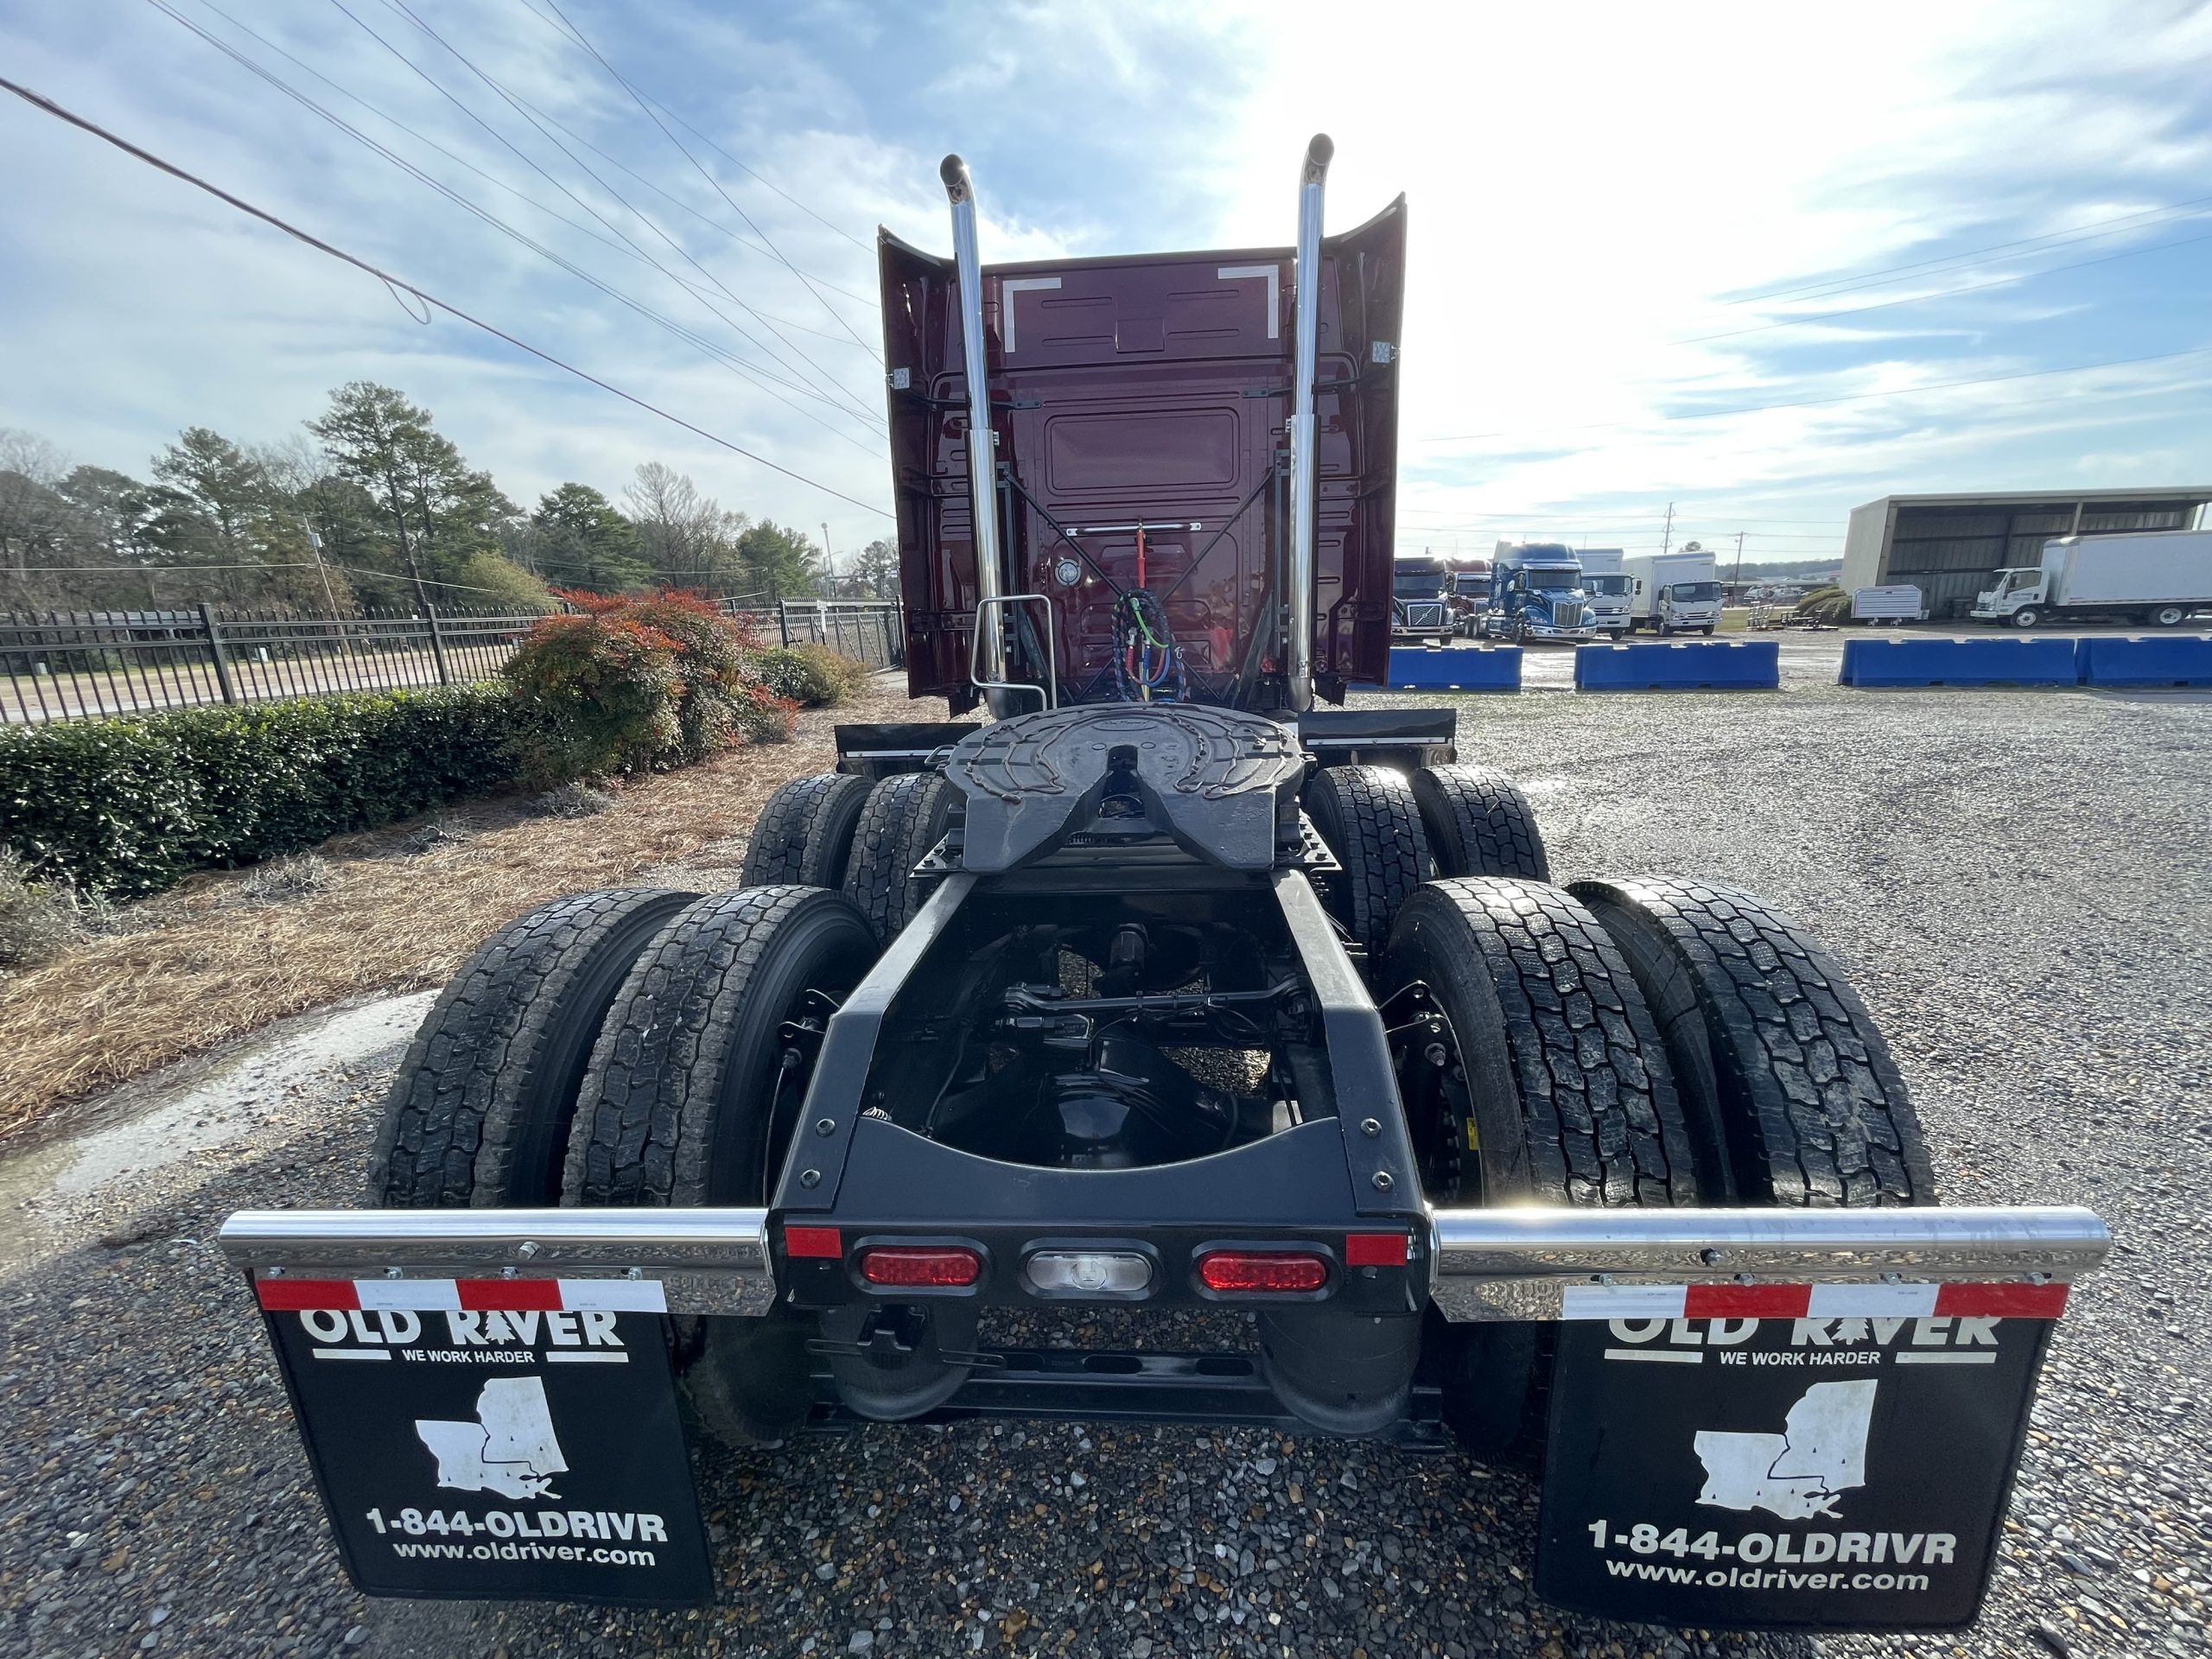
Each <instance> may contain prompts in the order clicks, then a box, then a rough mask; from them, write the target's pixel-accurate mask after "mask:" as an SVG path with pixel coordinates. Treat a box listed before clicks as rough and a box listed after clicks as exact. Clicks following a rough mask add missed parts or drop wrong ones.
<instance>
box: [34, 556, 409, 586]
mask: <svg viewBox="0 0 2212 1659" xmlns="http://www.w3.org/2000/svg"><path fill="white" fill-rule="evenodd" d="M341 568H342V567H341ZM315 569H321V566H319V565H316V564H314V563H263V562H261V561H259V560H255V561H253V562H251V563H246V564H15V565H10V566H8V567H7V568H6V569H0V576H34V575H35V576H54V575H131V576H144V575H156V576H171V575H188V574H189V573H190V572H192V571H194V570H315ZM398 580H400V581H403V582H404V581H405V580H406V578H405V577H404V576H403V577H400V578H398Z"/></svg>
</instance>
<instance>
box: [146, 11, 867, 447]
mask: <svg viewBox="0 0 2212 1659" xmlns="http://www.w3.org/2000/svg"><path fill="white" fill-rule="evenodd" d="M148 3H149V4H150V5H152V6H153V7H154V8H155V9H156V10H158V11H160V12H162V13H163V14H164V15H166V16H168V17H170V18H172V19H173V20H174V21H175V22H177V23H178V24H180V25H181V27H183V28H185V29H189V30H190V31H191V32H192V33H193V34H194V35H198V36H199V37H200V39H201V40H202V41H206V42H207V44H208V45H210V46H212V47H213V48H215V49H216V50H218V51H219V52H221V53H222V54H225V55H226V57H228V58H230V59H231V60H232V62H234V63H236V64H238V66H239V67H242V68H245V69H246V70H248V71H250V72H251V73H253V74H255V75H257V76H259V77H260V78H261V79H263V80H264V81H266V82H268V83H269V84H270V86H274V87H276V88H277V91H279V92H283V94H284V95H285V96H286V97H288V98H289V99H292V100H293V101H294V102H296V103H297V104H299V105H302V107H303V108H305V109H308V110H309V111H313V112H314V113H315V114H316V115H319V116H321V118H323V119H324V120H325V121H327V122H328V123H329V124H331V125H333V126H334V127H336V128H337V129H338V130H340V131H341V132H343V133H345V134H346V136H347V137H350V138H352V139H353V140H354V141H355V142H356V143H359V144H361V145H363V146H364V147H365V148H366V149H370V150H372V152H374V153H375V154H376V155H378V156H381V157H382V158H383V159H385V161H387V162H391V164H392V165H393V166H395V167H397V168H399V169H400V170H401V171H402V172H404V173H406V174H407V175H409V176H410V177H411V178H413V179H415V180H416V181H418V182H420V183H422V184H423V185H425V186H427V187H428V188H430V189H432V190H434V191H435V192H436V193H437V194H440V195H442V196H443V197H445V198H446V199H447V200H449V201H451V202H453V203H454V205H455V206H456V207H460V208H461V209H462V210H463V211H464V212H467V213H470V214H473V215H474V217H476V218H477V219H481V220H482V221H483V222H484V223H485V224H486V225H487V226H491V227H492V228H493V230H496V231H498V232H500V233H501V234H503V235H505V236H506V237H509V238H512V240H514V241H516V242H518V243H519V244H521V245H523V246H524V247H526V248H528V249H529V250H531V251H532V252H533V253H536V254H537V255H538V256H539V257H541V258H543V259H545V260H546V261H548V262H549V263H550V264H554V265H556V266H558V267H559V268H560V269H561V270H564V271H567V272H568V273H569V275H570V276H572V277H575V278H576V279H577V280H578V281H579V282H582V283H586V284H588V285H589V286H590V287H592V288H594V289H598V290H599V292H601V293H602V294H604V295H606V296H607V297H608V298H610V299H612V300H613V301H615V302H618V303H619V304H621V305H623V306H626V307H627V308H629V309H631V310H632V311H635V312H636V313H637V314H638V315H640V316H642V317H644V318H645V319H646V320H647V321H650V322H652V323H655V324H657V325H658V327H662V328H664V329H666V330H667V331H668V332H669V333H671V334H674V335H675V336H676V337H677V339H678V340H683V342H684V343H685V344H686V345H689V346H692V347H694V348H695V349H696V350H697V351H700V352H702V353H704V354H706V355H707V356H708V357H709V358H711V359H714V360H715V362H717V363H718V364H719V365H721V366H722V367H723V368H725V369H727V370H728V372H731V373H732V374H734V375H736V376H737V377H738V378H740V379H741V380H743V381H745V382H746V383H747V385H752V386H753V387H755V388H756V389H758V390H760V391H765V392H766V393H767V394H768V396H769V397H773V398H775V400H776V401H777V402H778V403H779V404H783V405H784V406H785V408H786V409H789V410H791V412H792V413H794V414H796V415H798V416H801V417H803V418H804V419H806V420H809V421H812V422H813V423H814V424H816V425H817V426H819V427H821V428H822V429H823V431H825V432H828V433H829V434H831V435H833V436H836V437H837V438H840V439H842V440H843V441H844V442H847V443H849V444H851V445H852V446H853V447H854V448H856V449H859V450H860V451H861V453H862V454H871V455H872V454H877V453H878V451H876V450H874V449H872V448H869V447H868V445H866V444H864V443H861V442H860V441H859V440H858V439H856V438H855V437H853V436H852V435H850V434H849V433H847V432H844V431H841V430H839V429H837V428H836V427H833V426H831V425H829V423H827V422H824V421H822V420H820V419H818V418H817V416H814V415H813V414H811V413H810V412H809V411H808V410H804V409H802V408H800V407H799V406H798V404H794V403H792V402H791V400H790V399H789V398H787V397H783V396H782V395H781V394H780V393H779V392H778V391H775V390H774V387H773V386H772V385H770V384H769V382H771V381H772V382H774V383H775V385H783V386H785V387H788V388H789V389H790V390H791V391H795V392H797V393H798V394H799V395H800V396H801V397H810V398H812V399H814V400H815V401H816V402H817V403H823V404H829V399H828V398H827V397H824V396H823V394H822V393H821V392H820V391H817V390H816V389H815V388H813V387H811V386H807V385H799V384H798V383H797V382H795V381H791V380H785V379H782V378H779V376H777V375H776V374H774V373H773V372H772V371H770V370H768V369H766V368H765V367H763V366H761V365H758V364H753V363H748V362H747V361H746V360H745V359H742V358H741V357H738V356H737V355H736V354H735V353H731V352H728V351H725V350H724V349H723V348H722V347H721V346H717V345H716V344H715V343H714V342H713V341H712V340H708V339H706V338H705V337H704V336H703V335H701V334H696V333H694V332H693V331H692V330H690V328H687V327H684V326H683V324H681V323H678V322H677V321H673V320H672V319H671V318H669V317H666V316H664V315H662V314H661V313H660V312H658V311H656V310H654V309H653V308H652V307H650V306H648V305H646V304H645V303H644V302H642V301H639V300H638V299H636V298H634V297H632V296H630V295H628V294H626V293H624V292H623V291H622V290H620V289H617V288H614V287H613V286H612V285H610V284H609V283H605V282H602V281H601V279H600V278H598V277H594V276H593V275H592V274H591V273H590V272H589V271H587V270H583V269H582V267H581V266H579V265H576V264H574V263H573V262H571V261H570V260H568V259H566V258H564V257H562V256H561V255H560V254H558V253H556V252H555V251H553V250H552V249H550V248H549V247H547V246H546V245H544V244H543V243H541V242H539V241H537V239H536V238H533V237H531V236H529V235H526V234H525V233H524V232H521V231H518V230H517V229H516V228H515V227H514V226H512V225H510V224H508V223H507V222H506V221H505V220H504V219H500V218H499V217H498V216H497V215H496V214H493V213H491V212H489V211H488V210H486V209H485V208H483V207H480V206H478V205H477V204H476V203H474V202H472V201H470V200H468V199H467V197H465V196H463V195H461V194H460V193H459V192H457V191H455V190H454V189H452V188H450V187H448V186H447V185H446V184H444V183H443V182H442V181H439V180H437V179H435V178H433V177H431V176H430V175H429V174H427V173H425V172H424V171H423V169H422V168H418V167H416V165H415V164H414V163H413V162H410V161H408V160H407V158H406V157H405V156H401V155H399V154H398V153H397V151H395V150H393V149H390V148H389V147H387V146H385V145H384V144H381V143H378V142H377V141H376V140H375V139H374V138H372V137H369V136H368V134H366V133H365V132H363V131H362V130H360V129H359V128H358V127H355V126H354V125H353V124H351V123H350V122H348V121H346V120H345V119H344V118H341V117H340V116H338V115H336V114H335V113H334V112H333V111H330V110H329V109H327V108H326V107H324V106H323V105H321V104H319V103H317V102H316V101H315V99H311V98H309V97H308V95H307V94H306V93H304V92H301V91H300V90H299V89H298V88H297V87H296V86H292V85H291V84H290V83H289V82H288V81H286V80H285V79H283V77H282V76H281V75H278V74H276V73H273V72H272V71H270V69H268V68H267V67H264V66H263V65H261V64H258V63H256V62H255V61H254V60H252V59H251V58H249V57H247V56H245V54H243V53H241V52H239V51H238V50H237V49H236V48H233V47H232V46H231V45H229V44H228V43H226V41H220V40H218V39H217V38H216V37H215V36H214V35H211V34H209V33H208V32H207V30H206V29H202V28H200V25H198V24H197V23H195V22H193V21H192V20H191V19H190V18H188V17H186V16H182V15H181V14H180V13H179V12H177V11H175V10H172V9H171V8H170V7H169V6H168V4H167V3H165V0H148ZM202 3H203V4H207V9H208V10H210V11H213V12H214V13H215V14H216V16H219V17H222V18H223V19H224V20H225V21H226V22H230V23H231V24H232V26H233V27H235V28H238V29H243V30H244V32H245V33H246V34H248V35H253V37H254V38H255V39H256V40H257V41H261V42H262V44H263V45H264V46H267V47H269V48H270V49H271V50H272V51H276V52H277V53H280V54H283V56H285V57H287V58H290V59H291V60H292V61H293V62H295V63H299V62H300V60H298V59H297V58H294V57H292V54H289V53H288V52H285V51H284V50H283V48H282V47H278V46H275V45H273V44H272V43H271V42H270V41H267V40H266V39H264V37H263V36H261V35H258V34H256V33H255V32H254V31H253V30H252V29H248V28H246V27H245V25H244V24H241V23H238V21H237V20H236V19H235V18H232V17H231V16H229V15H228V14H227V13H226V12H224V11H222V10H221V9H220V8H219V7H217V6H215V5H213V4H212V3H210V0H202ZM300 67H302V68H303V69H306V70H307V71H308V73H310V74H313V75H315V77H316V79H320V80H321V81H323V82H324V83H325V84H326V85H327V86H332V87H333V88H334V89H335V90H336V91H338V92H341V93H344V94H345V96H346V97H348V98H351V99H353V101H354V102H355V103H357V104H359V105H361V106H362V107H363V108H364V109H366V110H368V111H370V112H371V113H372V114H373V115H376V116H378V118H381V119H383V120H385V121H387V122H390V123H391V124H392V125H394V126H396V127H398V128H399V129H400V130H402V131H404V132H407V133H409V134H410V135H411V136H412V137H416V138H417V139H420V140H421V141H422V142H423V143H427V144H429V146H430V147H431V148H432V149H436V150H437V151H438V152H439V153H440V154H441V155H443V156H448V158H449V159H451V160H453V161H455V162H459V163H460V165H461V166H463V167H466V168H468V170H469V171H471V172H473V173H474V174H476V175H478V176H479V177H480V178H484V179H486V180H488V181H490V182H492V183H493V184H496V185H499V188H502V189H505V190H507V191H509V192H510V193H511V194H514V195H517V196H518V197H520V199H521V200H524V201H525V202H528V203H529V204H530V206H531V207H534V208H536V209H537V211H539V212H540V213H546V214H548V215H550V217H552V218H554V219H558V220H560V222H561V223H562V224H563V225H566V226H569V228H571V229H572V230H576V231H579V232H582V233H583V234H585V235H587V236H591V237H592V238H593V239H594V240H595V241H598V242H600V243H601V245H604V246H607V247H609V248H613V249H614V251H616V252H618V253H619V252H624V251H627V252H628V253H629V254H630V255H631V257H634V258H637V259H639V260H641V261H642V262H643V263H645V264H649V265H651V266H652V268H653V269H654V270H658V271H659V272H660V273H661V274H662V275H663V276H665V277H669V278H670V279H671V281H674V282H676V283H678V284H679V285H681V286H683V287H685V288H686V289H690V284H689V283H683V279H682V278H681V277H677V275H676V273H674V272H673V271H671V270H668V268H667V267H666V266H664V265H662V264H659V263H658V262H657V261H655V260H654V259H653V258H652V257H651V256H650V255H648V254H646V253H645V252H644V251H642V250H640V249H639V248H638V247H637V245H635V244H634V243H632V244H630V245H629V246H628V248H627V249H625V248H623V247H620V246H618V245H616V244H614V243H613V242H609V241H607V238H604V237H601V236H598V235H597V234H596V233H595V232H593V231H592V230H591V229H590V227H589V226H582V225H578V224H577V223H576V222H575V220H574V219H569V218H567V217H566V216H564V215H563V214H561V213H556V212H554V210H553V209H551V208H549V207H546V206H545V205H544V204H543V203H542V202H540V201H537V200H535V199H534V198H532V197H531V196H528V195H524V194H523V193H522V192H520V191H518V190H515V189H514V188H513V187H512V185H508V184H505V183H504V182H502V181H499V180H498V179H495V178H493V177H492V175H490V174H488V173H486V172H484V170H483V169H482V168H478V167H474V166H473V165H472V164H471V163H469V162H467V161H466V160H465V159H464V158H462V157H461V156H454V154H453V152H452V151H451V150H448V149H445V147H444V146H443V145H442V144H438V143H435V141H433V140H430V139H428V138H424V137H423V135H422V134H421V133H419V132H416V131H415V130H414V129H413V128H411V127H410V126H408V125H407V124H405V123H404V122H402V121H398V120H397V119H395V118H392V117H391V116H389V115H386V114H385V112H384V111H381V110H379V109H378V108H377V107H376V106H375V105H372V104H370V103H369V102H368V101H367V100H366V99H362V98H359V97H358V96H356V95H355V94H354V93H353V92H348V91H347V90H346V88H345V87H343V86H339V85H338V83H337V82H335V81H333V80H331V79H329V78H328V77H327V76H326V75H323V74H321V73H320V72H319V71H317V70H315V69H314V68H313V67H311V66H309V65H307V64H300ZM556 182H557V181H556ZM618 234H619V232H618ZM691 291H692V292H694V294H695V295H696V290H691ZM698 297H700V298H702V300H703V299H704V296H698ZM709 308H710V309H711V308H712V307H711V306H709ZM716 315H717V316H718V317H719V316H721V314H720V313H719V312H717V313H716ZM721 321H725V322H728V321H729V319H728V318H727V317H722V318H721ZM730 326H731V327H736V325H735V324H734V323H732V324H731V325H730ZM737 332H738V333H739V334H744V333H745V331H744V330H743V329H742V328H738V329H737ZM746 338H747V339H748V340H750V339H751V338H752V337H751V336H750V335H747V336H746ZM753 343H754V344H756V345H758V344H759V343H760V342H758V341H757V340H755V341H753ZM829 406H830V407H833V408H836V409H838V411H839V412H840V413H841V414H842V413H849V411H848V410H844V409H843V408H842V406H841V405H836V404H830V405H829Z"/></svg>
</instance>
